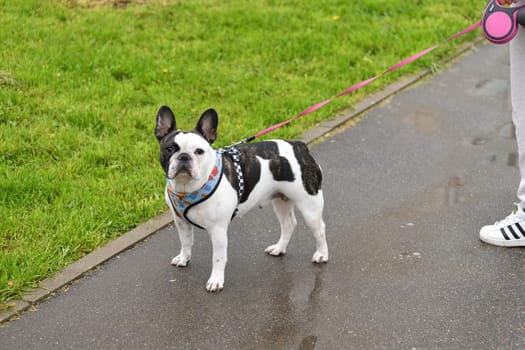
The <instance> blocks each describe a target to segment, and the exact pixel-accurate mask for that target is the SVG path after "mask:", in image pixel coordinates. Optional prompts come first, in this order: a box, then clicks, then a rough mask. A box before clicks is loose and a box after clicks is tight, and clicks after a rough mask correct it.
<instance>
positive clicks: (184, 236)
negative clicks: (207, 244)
mask: <svg viewBox="0 0 525 350" xmlns="http://www.w3.org/2000/svg"><path fill="white" fill-rule="evenodd" d="M175 226H177V231H178V232H179V239H180V253H179V255H177V256H176V257H174V258H173V260H171V264H172V265H175V266H177V267H185V266H186V265H188V262H189V261H190V259H191V247H192V246H193V226H192V225H191V224H189V223H187V222H186V221H184V220H181V219H179V218H176V219H175Z"/></svg>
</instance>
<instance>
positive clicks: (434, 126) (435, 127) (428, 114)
mask: <svg viewBox="0 0 525 350" xmlns="http://www.w3.org/2000/svg"><path fill="white" fill-rule="evenodd" d="M439 115H440V111H439V110H437V109H430V108H425V109H423V108H417V109H415V110H410V111H407V113H405V116H404V117H403V119H402V121H403V123H404V124H406V125H409V126H412V127H414V128H415V129H416V130H418V131H420V132H423V133H426V134H432V133H435V132H437V131H439V130H441V120H440V118H439Z"/></svg>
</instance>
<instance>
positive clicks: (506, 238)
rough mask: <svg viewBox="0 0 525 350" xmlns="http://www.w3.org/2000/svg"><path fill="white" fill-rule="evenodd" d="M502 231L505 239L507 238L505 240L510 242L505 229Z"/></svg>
mask: <svg viewBox="0 0 525 350" xmlns="http://www.w3.org/2000/svg"><path fill="white" fill-rule="evenodd" d="M500 231H501V233H502V234H503V238H505V240H507V241H510V238H509V236H507V234H506V233H505V228H504V227H502V228H501V229H500Z"/></svg>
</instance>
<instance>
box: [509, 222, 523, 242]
mask: <svg viewBox="0 0 525 350" xmlns="http://www.w3.org/2000/svg"><path fill="white" fill-rule="evenodd" d="M507 228H508V229H509V231H510V233H511V234H512V235H513V236H514V238H516V239H520V236H519V235H518V234H517V233H516V231H514V229H513V228H512V225H511V226H507Z"/></svg>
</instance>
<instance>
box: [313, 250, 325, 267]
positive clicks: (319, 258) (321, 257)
mask: <svg viewBox="0 0 525 350" xmlns="http://www.w3.org/2000/svg"><path fill="white" fill-rule="evenodd" d="M327 261H328V253H326V254H323V253H321V252H319V251H317V252H315V254H314V256H313V257H312V262H314V263H316V264H322V263H325V262H327Z"/></svg>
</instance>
